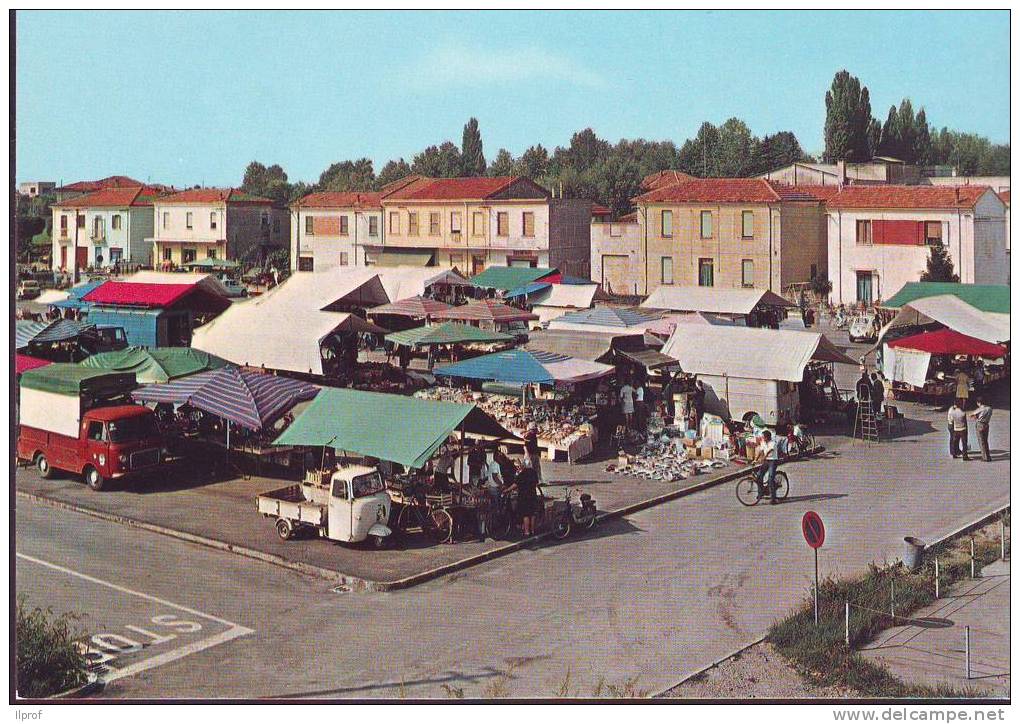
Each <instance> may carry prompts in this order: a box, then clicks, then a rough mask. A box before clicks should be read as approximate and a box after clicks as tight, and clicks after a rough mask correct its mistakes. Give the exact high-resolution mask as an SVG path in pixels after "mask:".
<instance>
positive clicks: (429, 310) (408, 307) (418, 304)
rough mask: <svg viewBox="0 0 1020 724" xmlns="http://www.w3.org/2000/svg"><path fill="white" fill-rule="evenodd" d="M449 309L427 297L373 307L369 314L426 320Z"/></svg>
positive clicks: (445, 305)
mask: <svg viewBox="0 0 1020 724" xmlns="http://www.w3.org/2000/svg"><path fill="white" fill-rule="evenodd" d="M448 309H452V307H451V306H450V305H449V304H444V303H443V302H437V301H436V300H435V299H428V298H427V297H409V298H407V299H400V300H398V301H396V302H393V303H391V304H382V305H380V306H378V307H372V308H371V309H369V310H368V313H369V314H371V315H373V316H375V315H377V314H392V315H393V316H395V317H411V318H412V319H424V318H426V317H432V316H435V315H436V314H438V313H440V312H445V311H447V310H448Z"/></svg>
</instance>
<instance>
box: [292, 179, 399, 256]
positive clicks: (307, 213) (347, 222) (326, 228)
mask: <svg viewBox="0 0 1020 724" xmlns="http://www.w3.org/2000/svg"><path fill="white" fill-rule="evenodd" d="M382 196H383V194H382V193H381V192H372V191H345V192H334V191H323V192H319V193H311V194H308V195H307V196H304V197H303V198H301V199H299V200H298V201H296V202H294V203H293V204H291V206H290V263H291V270H292V271H322V270H323V269H332V268H336V267H345V266H365V249H366V248H371V249H373V250H375V249H378V248H379V247H380V246H381V245H382V243H383V223H382V215H383V209H382ZM376 253H377V255H378V252H376Z"/></svg>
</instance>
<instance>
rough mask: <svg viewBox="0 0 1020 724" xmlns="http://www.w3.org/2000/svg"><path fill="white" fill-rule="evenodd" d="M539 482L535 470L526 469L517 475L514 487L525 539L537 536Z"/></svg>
mask: <svg viewBox="0 0 1020 724" xmlns="http://www.w3.org/2000/svg"><path fill="white" fill-rule="evenodd" d="M538 486H539V480H538V476H537V475H536V473H535V469H534V468H531V467H525V468H524V469H523V470H522V471H521V472H520V473H518V474H517V479H516V480H515V481H514V485H513V487H514V488H515V489H516V490H517V515H518V516H519V517H520V519H521V533H522V534H523V535H524V537H525V538H528V537H530V536H532V535H534V534H535V516H536V515H537V514H538V506H539V499H538Z"/></svg>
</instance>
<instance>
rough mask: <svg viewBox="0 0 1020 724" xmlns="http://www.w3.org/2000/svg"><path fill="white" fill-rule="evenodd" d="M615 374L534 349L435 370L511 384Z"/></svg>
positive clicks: (603, 366) (603, 367) (571, 381)
mask: <svg viewBox="0 0 1020 724" xmlns="http://www.w3.org/2000/svg"><path fill="white" fill-rule="evenodd" d="M612 372H613V367H612V366H611V365H606V364H601V363H599V362H589V361H588V360H582V359H577V358H576V357H568V356H566V355H561V354H555V353H553V352H544V351H540V350H535V349H510V350H506V351H505V352H496V353H494V354H487V355H484V356H482V357H473V358H471V359H468V360H464V361H463V362H455V363H454V364H449V365H442V366H440V367H436V368H435V370H433V374H435V375H436V376H442V377H463V378H465V379H472V380H492V381H495V382H508V383H512V384H553V383H556V382H561V383H566V384H574V383H577V382H584V381H585V380H591V379H596V378H598V377H604V376H605V375H608V374H611V373H612Z"/></svg>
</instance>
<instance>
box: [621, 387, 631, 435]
mask: <svg viewBox="0 0 1020 724" xmlns="http://www.w3.org/2000/svg"><path fill="white" fill-rule="evenodd" d="M620 411H621V412H623V417H624V419H625V420H626V421H627V423H626V424H627V429H628V430H630V429H631V428H632V427H633V422H634V388H633V387H631V386H630V383H629V382H624V383H623V387H621V388H620Z"/></svg>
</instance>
